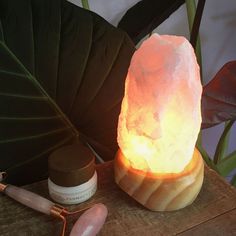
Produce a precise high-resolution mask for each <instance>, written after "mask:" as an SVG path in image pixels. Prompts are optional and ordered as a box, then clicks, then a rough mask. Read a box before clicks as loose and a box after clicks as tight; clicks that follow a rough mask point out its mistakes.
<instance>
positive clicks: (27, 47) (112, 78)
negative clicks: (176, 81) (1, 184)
mask: <svg viewBox="0 0 236 236" xmlns="http://www.w3.org/2000/svg"><path fill="white" fill-rule="evenodd" d="M0 37H1V44H0V153H1V157H0V169H1V170H7V171H8V176H9V179H8V181H10V182H14V183H26V182H28V183H29V182H32V181H35V180H37V179H39V178H41V177H45V176H46V173H47V156H48V155H49V153H50V152H51V151H52V150H54V149H56V148H57V147H59V146H61V145H64V144H66V143H68V142H72V141H73V139H74V138H73V137H75V136H77V134H78V132H77V130H79V133H80V137H81V139H82V140H83V141H84V142H89V143H90V145H91V146H92V147H93V148H94V149H95V151H97V152H98V153H99V154H100V155H101V156H102V158H104V159H111V158H113V157H114V154H115V152H116V150H117V143H116V127H117V120H118V114H119V110H120V104H121V100H122V97H123V91H124V81H125V77H126V73H127V69H128V66H129V62H130V59H131V56H132V54H133V52H134V46H133V44H132V42H131V41H130V40H129V38H128V37H127V35H126V34H125V33H123V32H121V31H120V30H117V29H116V28H114V27H113V26H111V25H110V24H109V23H107V22H106V21H105V20H103V19H102V18H101V17H99V16H98V15H96V14H94V13H92V12H88V11H86V10H84V9H81V8H79V7H76V6H75V5H73V4H70V3H68V2H66V1H63V0H62V1H58V0H51V1H48V0H40V1H37V0H31V1H30V0H22V1H13V0H5V1H3V0H2V1H1V2H0ZM59 107H60V109H61V110H60V109H59ZM72 124H73V125H72ZM74 126H75V127H76V129H75V128H74Z"/></svg>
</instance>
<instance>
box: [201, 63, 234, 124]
mask: <svg viewBox="0 0 236 236" xmlns="http://www.w3.org/2000/svg"><path fill="white" fill-rule="evenodd" d="M235 91H236V61H231V62H228V63H226V64H225V65H224V66H223V67H222V68H221V69H220V71H219V72H218V73H217V74H216V75H215V77H214V78H213V79H212V80H211V81H210V82H209V83H208V84H207V85H206V86H204V88H203V94H202V128H209V127H211V126H214V125H217V124H219V123H221V122H225V121H228V120H235V119H236V92H235Z"/></svg>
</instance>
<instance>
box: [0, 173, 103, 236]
mask: <svg viewBox="0 0 236 236" xmlns="http://www.w3.org/2000/svg"><path fill="white" fill-rule="evenodd" d="M1 179H3V175H2V173H1V172H0V180H1ZM0 192H2V193H5V194H6V195H7V196H9V197H11V198H12V199H14V200H16V201H17V202H19V203H21V204H23V205H25V206H28V207H30V208H32V209H34V210H36V211H39V212H42V213H44V214H47V215H51V216H53V217H56V218H59V219H61V220H62V221H63V228H62V232H61V236H64V235H65V229H66V216H68V215H74V214H77V213H79V212H82V211H84V210H88V208H86V209H81V210H78V211H74V212H70V211H68V210H67V209H66V208H64V207H62V206H59V205H57V204H55V203H54V202H52V201H50V200H48V199H46V198H43V197H41V196H39V195H37V194H35V193H32V192H30V191H28V190H25V189H22V188H19V187H16V186H13V185H5V184H2V183H0ZM84 215H85V216H84ZM86 216H87V217H86ZM94 216H97V217H94ZM106 216H107V208H106V207H105V206H104V205H103V204H96V205H94V206H92V207H91V208H90V209H89V210H88V211H86V212H85V213H84V214H83V215H82V216H81V217H80V218H79V219H78V221H77V222H76V225H75V226H74V227H75V229H76V231H78V230H79V231H78V232H80V234H78V235H77V236H80V235H83V231H84V232H85V231H86V232H87V230H88V228H90V229H91V227H92V228H93V230H91V233H90V234H86V236H95V235H96V234H97V233H98V231H99V230H100V229H101V227H102V225H103V224H104V222H105V219H106ZM88 217H91V220H90V219H89V218H88ZM94 218H96V219H97V220H96V219H95V220H94ZM74 231H75V230H74ZM73 235H75V234H73Z"/></svg>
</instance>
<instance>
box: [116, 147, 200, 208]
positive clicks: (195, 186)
mask: <svg viewBox="0 0 236 236" xmlns="http://www.w3.org/2000/svg"><path fill="white" fill-rule="evenodd" d="M114 168H115V181H116V183H117V184H118V185H119V186H120V188H121V189H122V190H124V191H125V192H126V193H128V194H129V195H130V196H131V197H132V198H134V199H135V200H136V201H138V202H139V203H141V204H142V205H143V206H145V207H146V208H148V209H150V210H152V211H173V210H178V209H181V208H183V207H186V206H188V205H190V204H191V203H192V202H193V201H194V200H195V198H196V197H197V195H198V193H199V191H200V189H201V186H202V182H203V175H204V163H203V160H202V156H201V154H200V153H199V151H198V150H197V149H195V150H194V154H193V157H192V160H191V162H190V163H189V164H188V165H187V166H186V167H185V169H184V170H183V171H182V172H181V173H173V174H155V173H145V172H144V171H141V170H136V169H134V168H132V167H131V166H130V163H129V161H128V160H127V159H126V158H125V157H124V156H123V154H122V152H121V150H118V152H117V154H116V158H115V162H114Z"/></svg>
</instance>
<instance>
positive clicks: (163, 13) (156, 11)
mask: <svg viewBox="0 0 236 236" xmlns="http://www.w3.org/2000/svg"><path fill="white" fill-rule="evenodd" d="M183 3H184V0H165V1H156V0H143V1H140V2H138V3H137V4H136V5H134V6H133V7H131V8H130V9H129V10H128V11H127V12H126V14H125V15H124V16H123V17H122V19H121V21H120V22H119V24H118V27H119V28H121V29H123V30H125V31H126V32H127V33H128V35H129V36H130V37H131V39H132V40H133V42H134V43H135V44H137V43H138V42H139V41H140V40H141V39H142V38H144V37H145V36H146V35H148V34H149V33H150V32H152V31H153V30H154V29H155V28H156V27H157V26H158V25H160V24H161V23H162V22H163V21H164V20H166V19H167V18H168V17H169V16H170V15H171V14H172V13H173V12H174V11H176V10H177V9H178V8H179V7H180V6H181V5H182V4H183Z"/></svg>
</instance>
